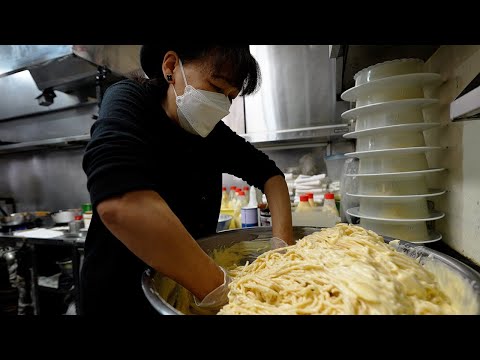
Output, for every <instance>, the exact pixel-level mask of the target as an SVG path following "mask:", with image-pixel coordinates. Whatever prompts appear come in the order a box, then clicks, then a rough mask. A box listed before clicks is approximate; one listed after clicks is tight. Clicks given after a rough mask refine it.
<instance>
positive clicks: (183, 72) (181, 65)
mask: <svg viewBox="0 0 480 360" xmlns="http://www.w3.org/2000/svg"><path fill="white" fill-rule="evenodd" d="M178 62H179V63H180V70H182V76H183V81H185V88H187V85H188V84H187V78H186V77H185V71H183V64H182V60H180V59H178ZM173 92H174V93H175V96H178V95H177V92H176V91H175V86H174V87H173Z"/></svg>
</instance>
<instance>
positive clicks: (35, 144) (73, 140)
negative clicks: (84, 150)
mask: <svg viewBox="0 0 480 360" xmlns="http://www.w3.org/2000/svg"><path fill="white" fill-rule="evenodd" d="M88 140H90V135H75V136H66V137H61V138H53V139H44V140H37V141H27V142H20V143H15V144H9V145H2V146H0V155H5V154H12V153H18V152H26V151H37V150H45V149H59V148H72V147H80V146H84V145H86V144H87V142H88Z"/></svg>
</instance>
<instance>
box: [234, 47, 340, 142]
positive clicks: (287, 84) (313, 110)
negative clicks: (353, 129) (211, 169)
mask: <svg viewBox="0 0 480 360" xmlns="http://www.w3.org/2000/svg"><path fill="white" fill-rule="evenodd" d="M250 50H251V52H252V55H253V56H254V57H255V58H256V60H257V61H258V63H259V66H260V70H261V76H262V84H261V87H260V90H259V91H258V92H257V93H255V94H253V95H249V96H246V97H245V134H244V135H243V136H244V137H245V138H246V139H247V140H249V141H250V142H252V143H255V144H256V145H257V146H261V147H269V146H272V147H276V146H278V145H280V144H281V145H284V144H285V145H288V144H289V145H293V144H297V143H298V145H301V144H304V143H318V142H322V143H327V142H329V141H332V140H336V139H339V140H342V135H343V134H345V133H347V132H349V131H350V124H348V123H344V122H343V121H342V119H341V117H340V113H341V111H345V110H347V109H348V107H347V106H348V103H346V102H344V101H337V99H336V97H335V70H336V69H335V66H336V64H335V61H334V60H332V59H330V58H329V54H328V45H250Z"/></svg>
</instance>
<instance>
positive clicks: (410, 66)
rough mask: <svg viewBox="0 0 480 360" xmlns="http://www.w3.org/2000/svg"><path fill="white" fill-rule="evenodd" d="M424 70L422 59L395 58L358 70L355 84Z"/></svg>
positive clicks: (354, 77)
mask: <svg viewBox="0 0 480 360" xmlns="http://www.w3.org/2000/svg"><path fill="white" fill-rule="evenodd" d="M423 70H424V61H423V60H421V59H395V60H390V61H385V62H381V63H378V64H375V65H372V66H369V67H367V68H364V69H362V70H360V71H359V72H357V73H356V74H355V75H354V76H353V79H354V80H355V86H358V85H362V84H365V83H367V82H370V81H375V80H378V79H383V78H386V77H389V76H395V75H404V74H412V73H420V72H422V71H423Z"/></svg>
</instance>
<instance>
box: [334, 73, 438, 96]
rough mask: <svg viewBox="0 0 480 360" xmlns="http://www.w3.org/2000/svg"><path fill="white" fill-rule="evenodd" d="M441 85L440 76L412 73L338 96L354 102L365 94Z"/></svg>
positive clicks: (372, 83)
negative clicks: (384, 90) (399, 88)
mask: <svg viewBox="0 0 480 360" xmlns="http://www.w3.org/2000/svg"><path fill="white" fill-rule="evenodd" d="M441 83H442V76H441V75H440V74H437V73H414V74H405V75H397V76H390V77H387V78H383V79H379V80H375V81H372V82H368V83H365V84H362V85H359V86H355V87H353V88H350V89H348V90H347V91H345V92H343V93H342V95H341V96H340V97H341V98H342V100H345V101H352V102H353V101H356V100H357V98H358V97H359V96H361V95H364V94H366V93H369V92H370V93H371V92H376V91H381V90H383V89H393V88H398V87H414V86H421V87H423V86H438V85H440V84H441Z"/></svg>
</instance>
